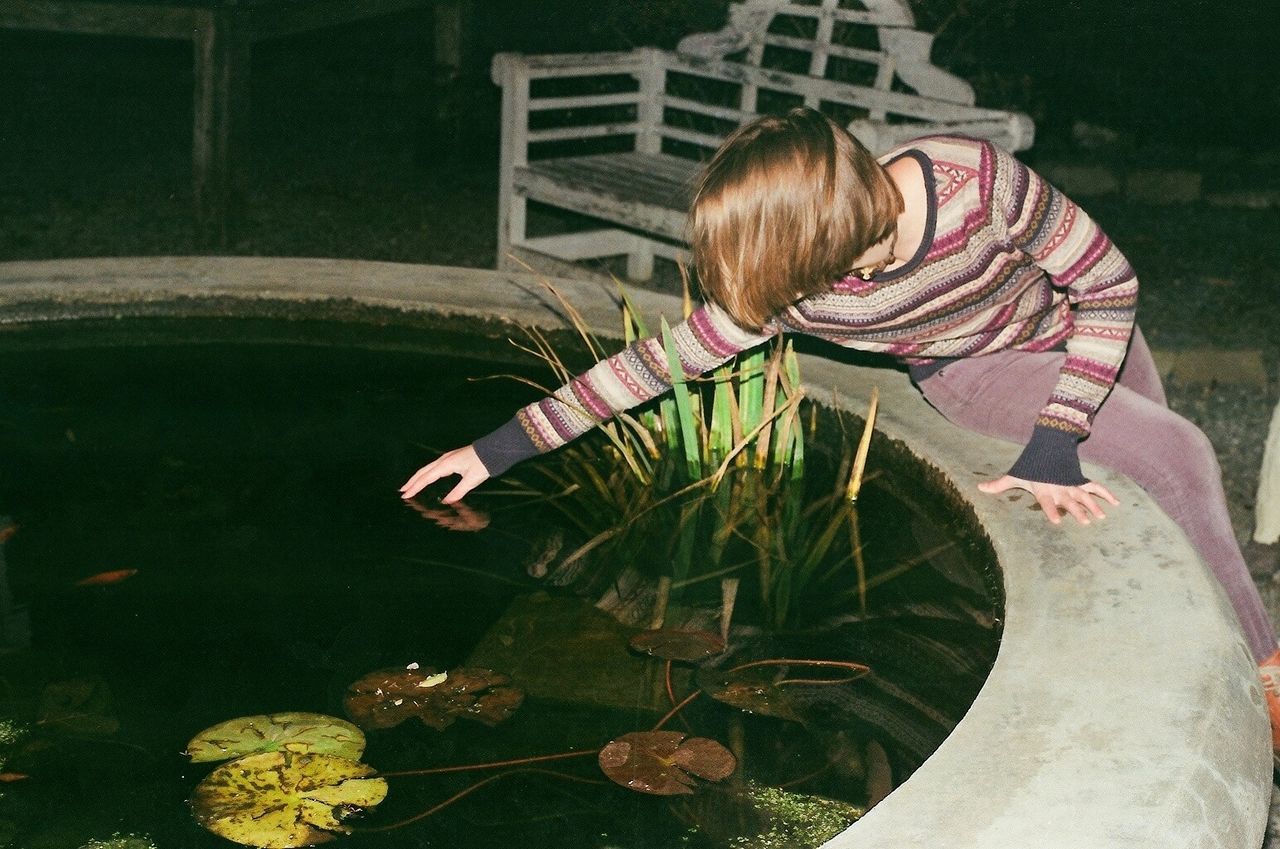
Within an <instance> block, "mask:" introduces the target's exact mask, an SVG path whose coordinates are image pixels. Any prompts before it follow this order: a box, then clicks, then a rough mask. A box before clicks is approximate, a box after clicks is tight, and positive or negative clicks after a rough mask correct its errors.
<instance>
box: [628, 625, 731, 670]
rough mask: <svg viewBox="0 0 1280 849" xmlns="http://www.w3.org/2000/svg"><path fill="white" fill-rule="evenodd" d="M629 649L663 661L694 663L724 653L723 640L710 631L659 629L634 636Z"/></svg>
mask: <svg viewBox="0 0 1280 849" xmlns="http://www.w3.org/2000/svg"><path fill="white" fill-rule="evenodd" d="M631 648H632V650H634V651H638V652H641V653H642V654H647V655H652V656H653V657H660V658H662V659H663V660H682V661H685V662H688V663H696V662H698V661H700V660H706V659H707V658H709V657H715V656H716V655H718V654H721V653H722V652H723V651H724V640H722V639H720V636H719V635H718V634H713V633H711V632H710V631H686V630H683V629H680V628H661V629H659V630H657V631H644V632H642V633H639V634H636V635H635V636H634V637H632V638H631Z"/></svg>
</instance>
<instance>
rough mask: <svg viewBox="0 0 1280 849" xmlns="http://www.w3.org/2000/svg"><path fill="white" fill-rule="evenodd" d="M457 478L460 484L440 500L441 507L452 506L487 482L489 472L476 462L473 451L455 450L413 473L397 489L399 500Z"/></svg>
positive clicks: (468, 447) (468, 449) (467, 449)
mask: <svg viewBox="0 0 1280 849" xmlns="http://www.w3.org/2000/svg"><path fill="white" fill-rule="evenodd" d="M449 475H459V476H460V477H461V478H462V480H460V481H458V483H457V484H456V485H455V486H454V488H453V489H451V490H449V494H448V495H446V496H445V497H444V498H442V499H440V500H441V501H443V502H444V503H445V504H453V503H454V502H456V501H457V500H458V499H460V498H462V497H463V496H464V495H466V494H467V493H468V492H470V491H471V490H473V489H475V488H476V487H477V486H479V485H480V484H482V483H484V482H485V481H487V480H488V479H489V470H488V469H486V468H485V467H484V463H481V462H480V458H479V457H478V456H477V455H476V450H475V449H474V448H472V447H471V446H470V445H468V446H467V447H466V448H455V449H454V450H452V451H448V452H445V453H444V454H441V455H440V456H439V457H437V458H436V459H434V460H432V461H431V462H430V463H428V464H427V465H425V466H423V467H422V468H421V469H418V471H416V472H414V473H413V477H411V478H409V480H407V481H405V483H404V486H402V487H400V497H402V498H413V497H414V496H415V495H417V494H418V493H419V492H421V491H422V490H423V489H425V488H426V487H428V486H430V485H431V484H433V483H435V482H436V481H438V480H440V479H441V478H443V477H448V476H449Z"/></svg>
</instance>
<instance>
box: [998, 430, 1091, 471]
mask: <svg viewBox="0 0 1280 849" xmlns="http://www.w3.org/2000/svg"><path fill="white" fill-rule="evenodd" d="M1079 445H1080V438H1079V437H1077V436H1076V435H1075V434H1073V433H1067V432H1066V431H1061V430H1058V429H1056V428H1052V427H1044V426H1043V425H1036V428H1035V430H1033V431H1032V432H1031V441H1030V442H1028V443H1027V447H1026V448H1024V449H1022V456H1020V457H1018V459H1017V462H1015V463H1014V464H1013V468H1011V469H1009V474H1010V475H1013V476H1014V477H1015V478H1021V479H1022V480H1025V481H1037V482H1039V483H1052V484H1060V485H1062V486H1080V485H1081V484H1083V483H1088V482H1089V479H1088V478H1086V477H1085V476H1084V472H1082V471H1080V456H1079V454H1078V453H1077V449H1078V446H1079Z"/></svg>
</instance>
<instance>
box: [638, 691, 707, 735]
mask: <svg viewBox="0 0 1280 849" xmlns="http://www.w3.org/2000/svg"><path fill="white" fill-rule="evenodd" d="M701 695H702V691H701V690H694V691H693V692H692V693H690V694H689V695H688V696H686V697H685V699H684V701H682V702H681V703H680V704H678V705H676V706H675V707H673V708H672V709H671V710H669V711H667V713H666V715H665V716H663V717H662V719H659V720H658V722H657V724H656V725H654V726H653V728H652V729H650V730H651V731H660V730H662V726H664V725H666V724H667V723H668V722H670V721H671V718H672V717H674V716H675V715H676V714H678V713H680V711H682V710H684V709H685V708H686V707H688V705H689V703H690V702H692V701H693V700H694V699H696V698H698V696H701Z"/></svg>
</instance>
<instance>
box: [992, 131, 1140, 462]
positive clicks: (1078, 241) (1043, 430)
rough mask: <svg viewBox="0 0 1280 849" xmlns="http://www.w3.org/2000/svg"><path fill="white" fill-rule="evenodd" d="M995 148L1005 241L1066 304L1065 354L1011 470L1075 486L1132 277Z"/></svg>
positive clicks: (1129, 310)
mask: <svg viewBox="0 0 1280 849" xmlns="http://www.w3.org/2000/svg"><path fill="white" fill-rule="evenodd" d="M992 149H993V150H994V151H996V153H995V156H996V162H997V171H998V172H1000V171H1003V172H1004V173H1006V174H1007V175H1008V179H1007V180H998V185H1000V186H1002V187H1007V196H1006V198H1005V199H1004V200H1005V216H1006V223H1007V225H1008V234H1009V238H1010V240H1011V242H1012V243H1013V244H1014V245H1015V246H1016V247H1018V248H1019V249H1021V250H1022V251H1024V252H1025V253H1026V254H1027V255H1028V256H1030V257H1031V259H1032V260H1034V261H1035V263H1036V265H1038V266H1039V267H1040V268H1042V269H1044V271H1045V272H1046V273H1047V274H1048V275H1049V278H1050V280H1052V282H1053V284H1054V285H1055V286H1057V287H1060V288H1064V289H1066V292H1067V298H1068V299H1069V301H1070V303H1071V306H1072V308H1073V309H1072V318H1073V322H1072V329H1071V335H1070V336H1068V337H1067V359H1066V362H1065V363H1064V364H1063V366H1062V371H1061V373H1060V375H1059V377H1058V382H1057V385H1056V386H1055V387H1054V389H1053V393H1052V394H1051V395H1050V396H1049V400H1048V403H1046V404H1045V406H1044V407H1043V408H1042V409H1041V410H1040V414H1039V416H1038V417H1037V419H1036V426H1035V430H1034V432H1033V434H1032V438H1031V441H1030V442H1029V443H1028V445H1027V447H1026V449H1025V450H1024V451H1023V453H1022V456H1021V457H1019V458H1018V461H1017V462H1016V463H1015V464H1014V467H1013V468H1012V469H1010V472H1009V473H1010V474H1012V475H1013V476H1014V477H1019V478H1023V479H1025V480H1036V481H1043V482H1045V483H1061V484H1068V485H1079V484H1081V483H1084V482H1085V481H1086V478H1085V477H1084V475H1083V473H1082V472H1081V471H1080V461H1079V459H1078V457H1077V453H1076V451H1077V448H1076V446H1077V443H1078V442H1079V440H1080V439H1082V438H1083V437H1085V436H1087V435H1088V433H1089V427H1090V425H1091V423H1092V421H1093V417H1094V414H1095V413H1097V412H1098V408H1099V407H1100V406H1101V405H1102V402H1103V401H1104V400H1106V397H1107V394H1108V393H1110V392H1111V389H1112V387H1113V386H1114V385H1115V382H1116V376H1117V374H1118V373H1119V371H1120V364H1121V363H1122V362H1123V360H1124V356H1125V351H1126V350H1127V348H1128V344H1129V336H1130V335H1131V333H1132V332H1133V319H1134V310H1135V307H1136V306H1137V300H1138V279H1137V277H1136V276H1135V275H1134V272H1133V268H1132V267H1131V266H1130V265H1129V261H1128V260H1126V259H1125V257H1124V255H1123V254H1121V253H1120V251H1119V250H1118V249H1117V248H1116V246H1115V245H1114V244H1112V242H1111V240H1110V239H1109V238H1107V235H1106V234H1105V233H1103V232H1102V230H1101V229H1100V228H1099V227H1098V225H1097V224H1095V223H1094V221H1093V220H1092V219H1091V218H1089V216H1088V215H1086V214H1085V212H1084V211H1083V210H1082V209H1080V207H1078V206H1076V205H1075V203H1073V202H1072V201H1071V200H1070V199H1069V198H1068V197H1066V196H1065V195H1064V194H1062V193H1061V192H1060V191H1058V190H1057V189H1055V188H1054V187H1053V186H1051V185H1049V183H1048V182H1046V181H1045V180H1044V179H1043V178H1041V177H1040V176H1039V175H1038V174H1036V173H1035V172H1034V171H1032V170H1031V169H1029V168H1027V167H1026V166H1025V165H1023V164H1022V163H1021V162H1019V161H1018V160H1017V159H1015V158H1014V157H1013V156H1012V155H1010V154H1008V153H1006V152H1004V151H1001V150H999V149H998V148H995V147H994V146H993V148H992Z"/></svg>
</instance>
